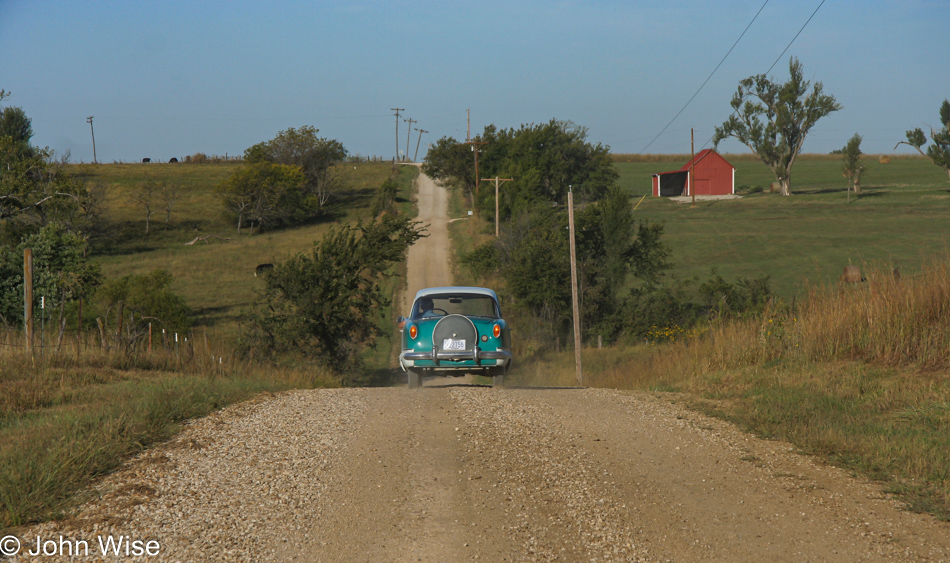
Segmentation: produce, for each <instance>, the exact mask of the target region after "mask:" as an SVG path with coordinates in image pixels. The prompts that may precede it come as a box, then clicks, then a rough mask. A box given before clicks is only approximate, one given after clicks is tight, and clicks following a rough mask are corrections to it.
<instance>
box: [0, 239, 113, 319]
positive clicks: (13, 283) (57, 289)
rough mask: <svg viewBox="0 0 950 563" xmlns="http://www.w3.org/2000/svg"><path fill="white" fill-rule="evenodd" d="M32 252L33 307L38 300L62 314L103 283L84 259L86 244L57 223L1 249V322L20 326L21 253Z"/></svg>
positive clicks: (96, 270)
mask: <svg viewBox="0 0 950 563" xmlns="http://www.w3.org/2000/svg"><path fill="white" fill-rule="evenodd" d="M26 248H29V249H31V250H32V252H33V295H34V296H35V299H36V303H35V304H34V306H35V308H38V307H39V300H40V297H43V298H44V301H45V303H47V304H48V306H47V308H48V309H55V310H59V311H60V317H61V318H62V315H63V314H64V307H65V306H66V304H68V303H69V302H71V301H74V300H77V299H79V298H80V297H83V296H85V295H88V294H89V293H90V292H91V291H92V290H93V289H95V288H96V286H98V285H99V284H100V283H101V281H102V274H101V273H100V270H99V265H98V264H94V263H90V262H88V261H87V259H86V252H87V241H86V239H85V237H83V236H82V235H79V234H76V233H73V232H70V231H69V230H68V229H66V228H65V227H64V226H63V225H61V224H59V223H50V224H48V225H46V226H44V227H43V228H42V229H40V230H39V231H38V232H36V233H34V234H31V235H28V236H26V237H24V238H23V240H22V241H21V242H20V243H19V244H18V245H17V246H5V247H0V322H2V323H3V324H5V325H8V326H10V325H14V326H15V325H19V324H20V322H21V321H22V317H23V295H24V290H23V251H24V249H26Z"/></svg>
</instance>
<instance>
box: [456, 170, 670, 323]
mask: <svg viewBox="0 0 950 563" xmlns="http://www.w3.org/2000/svg"><path fill="white" fill-rule="evenodd" d="M576 221H577V224H576V225H575V227H576V228H575V232H576V237H577V241H576V243H577V256H578V285H579V288H580V293H581V300H582V304H583V310H584V326H585V327H586V328H587V329H590V330H593V331H595V332H596V333H598V334H601V335H602V336H605V337H607V338H608V339H611V338H613V337H615V336H616V335H617V333H618V332H619V331H620V330H621V328H622V325H623V307H622V301H623V299H622V295H623V291H624V288H625V287H626V285H627V282H628V280H629V276H630V275H632V276H634V277H635V278H636V279H637V280H639V281H640V283H641V284H643V285H649V286H653V285H656V284H657V283H658V282H659V279H660V277H661V276H662V275H663V273H664V272H665V271H666V270H667V269H668V268H669V263H668V258H669V249H668V248H667V247H666V246H665V245H664V244H663V243H662V241H661V237H662V233H663V227H662V225H658V224H650V223H647V222H644V221H636V220H635V219H634V217H633V214H632V210H631V205H630V201H629V198H627V196H626V194H625V193H624V192H623V191H622V190H621V189H620V188H617V187H613V188H610V189H609V190H608V192H607V194H606V195H605V197H604V198H603V199H602V200H601V201H600V202H597V203H592V204H589V205H588V206H586V207H585V208H584V209H583V210H581V211H580V212H579V213H578V216H577V218H576ZM462 263H463V264H465V265H466V266H468V267H469V268H470V270H471V271H472V273H473V274H474V275H475V277H490V276H492V275H494V274H497V275H499V276H500V277H501V278H502V279H503V280H504V282H505V288H506V291H507V292H508V293H510V294H511V295H512V296H513V298H514V300H515V302H516V303H518V305H519V307H521V308H523V309H526V310H527V311H528V312H529V313H530V314H531V315H532V316H533V317H534V318H535V319H537V320H538V321H540V322H541V323H542V324H544V325H546V326H549V327H550V329H551V330H552V331H554V332H558V331H566V330H567V329H568V328H569V326H570V322H569V321H570V319H571V315H572V314H573V313H572V305H571V283H570V280H571V270H570V248H569V239H568V230H567V216H566V213H564V212H563V210H558V209H553V208H551V207H550V206H538V207H536V208H535V209H534V210H533V211H532V212H531V213H523V214H521V215H519V216H518V217H516V218H515V219H514V220H513V221H512V222H511V225H510V226H509V227H508V228H507V229H505V230H504V231H503V232H502V236H501V237H500V238H499V239H498V240H497V241H489V242H487V243H485V244H483V245H481V246H478V247H476V248H475V249H474V250H473V252H472V253H470V254H468V255H466V256H464V257H463V258H462Z"/></svg>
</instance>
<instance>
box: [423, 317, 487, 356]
mask: <svg viewBox="0 0 950 563" xmlns="http://www.w3.org/2000/svg"><path fill="white" fill-rule="evenodd" d="M446 338H451V339H453V340H464V341H465V350H467V351H471V350H472V349H473V347H474V346H475V343H476V342H477V341H478V331H477V330H475V324H474V323H472V321H471V320H470V319H469V318H468V317H465V316H462V315H449V316H447V317H445V318H443V319H442V320H440V321H439V322H438V323H436V325H435V328H434V329H432V345H433V346H436V347H437V348H438V349H439V350H441V349H442V343H443V342H445V339H446Z"/></svg>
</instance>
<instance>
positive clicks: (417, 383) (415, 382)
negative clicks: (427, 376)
mask: <svg viewBox="0 0 950 563" xmlns="http://www.w3.org/2000/svg"><path fill="white" fill-rule="evenodd" d="M407 372H408V374H409V388H410V389H418V388H420V387H422V372H419V371H416V370H413V369H410V370H407Z"/></svg>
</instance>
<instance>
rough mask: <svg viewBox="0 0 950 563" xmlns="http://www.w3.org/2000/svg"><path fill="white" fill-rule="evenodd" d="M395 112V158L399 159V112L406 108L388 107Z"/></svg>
mask: <svg viewBox="0 0 950 563" xmlns="http://www.w3.org/2000/svg"><path fill="white" fill-rule="evenodd" d="M389 109H391V110H393V111H394V112H396V157H395V158H396V159H397V160H398V159H399V112H401V111H406V108H389Z"/></svg>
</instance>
